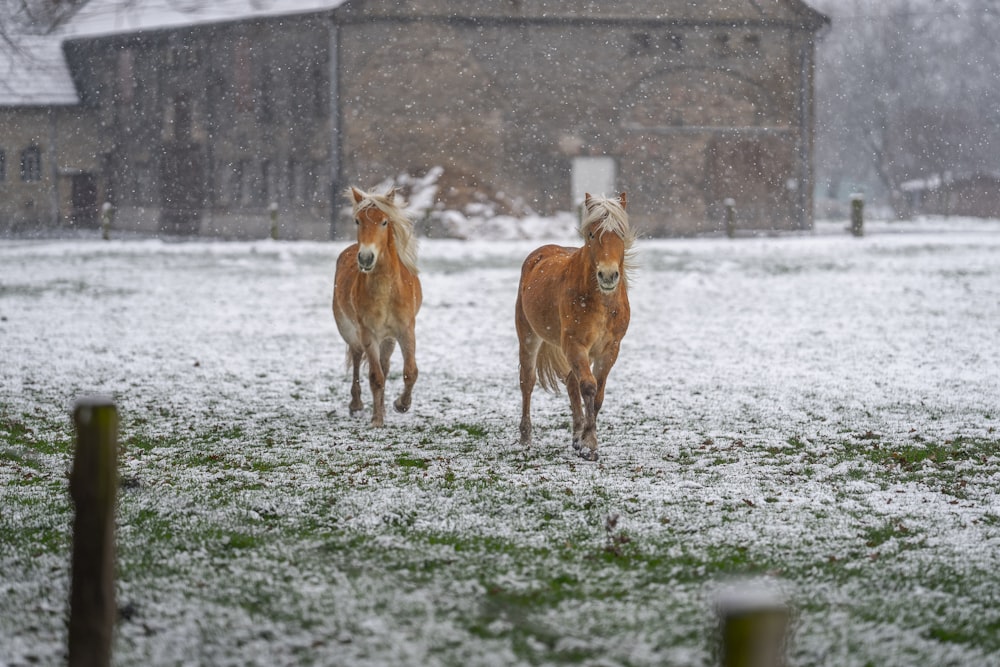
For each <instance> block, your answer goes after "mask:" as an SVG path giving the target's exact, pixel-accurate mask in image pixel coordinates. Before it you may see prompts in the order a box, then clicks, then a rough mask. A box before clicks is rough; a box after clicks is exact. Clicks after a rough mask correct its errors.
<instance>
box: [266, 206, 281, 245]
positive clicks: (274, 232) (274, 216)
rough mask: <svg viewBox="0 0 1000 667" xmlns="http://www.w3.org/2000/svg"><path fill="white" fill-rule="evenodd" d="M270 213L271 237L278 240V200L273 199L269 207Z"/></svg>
mask: <svg viewBox="0 0 1000 667" xmlns="http://www.w3.org/2000/svg"><path fill="white" fill-rule="evenodd" d="M267 211H268V213H270V214H271V238H272V239H274V240H275V241H277V240H278V202H276V201H273V202H271V204H270V205H269V206H268V207H267Z"/></svg>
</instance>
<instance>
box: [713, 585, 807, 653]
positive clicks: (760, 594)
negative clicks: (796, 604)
mask: <svg viewBox="0 0 1000 667" xmlns="http://www.w3.org/2000/svg"><path fill="white" fill-rule="evenodd" d="M718 614H719V627H720V632H721V637H720V643H721V655H720V658H721V660H720V664H721V666H722V667H785V665H786V664H787V663H786V648H787V643H788V628H789V624H790V618H791V613H790V611H789V608H788V605H787V604H786V603H785V602H784V600H782V599H781V598H780V596H778V594H777V593H775V592H774V591H771V590H768V589H764V588H761V587H758V586H751V585H747V586H743V587H738V588H733V589H732V590H730V591H727V592H726V593H724V594H723V595H721V596H720V597H719V600H718Z"/></svg>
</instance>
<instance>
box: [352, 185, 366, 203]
mask: <svg viewBox="0 0 1000 667" xmlns="http://www.w3.org/2000/svg"><path fill="white" fill-rule="evenodd" d="M351 196H352V197H354V203H355V204H360V203H361V200H362V199H364V198H365V196H364V195H363V194H362V193H361V190H358V189H357V188H356V187H354V186H353V185H352V186H351Z"/></svg>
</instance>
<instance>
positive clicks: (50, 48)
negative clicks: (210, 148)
mask: <svg viewBox="0 0 1000 667" xmlns="http://www.w3.org/2000/svg"><path fill="white" fill-rule="evenodd" d="M344 2H345V0H215V1H214V2H211V3H206V2H204V1H203V0H90V2H88V3H87V4H85V5H84V6H83V7H81V8H80V10H79V11H78V12H77V13H76V15H74V16H73V17H72V18H71V19H70V20H68V21H67V22H65V23H64V24H63V25H61V26H60V27H59V28H58V29H57V30H56V31H55V32H53V33H50V34H45V35H41V34H30V33H29V32H28V31H27V30H26V31H25V32H23V33H18V34H12V35H9V39H0V107H30V106H58V105H71V104H77V103H79V95H78V94H77V91H76V87H75V86H74V84H73V78H72V76H71V75H70V71H69V66H68V64H67V62H66V58H65V56H64V54H63V50H62V45H63V42H64V41H66V40H68V39H75V38H80V37H100V36H106V35H116V34H125V33H136V32H143V31H147V30H161V29H164V28H181V27H185V26H192V25H203V24H210V23H225V22H228V21H240V20H245V19H252V18H265V17H274V16H287V15H294V14H306V13H311V12H322V11H328V10H332V9H336V8H337V7H339V6H340V5H342V4H343V3H344Z"/></svg>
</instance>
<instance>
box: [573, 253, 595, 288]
mask: <svg viewBox="0 0 1000 667" xmlns="http://www.w3.org/2000/svg"><path fill="white" fill-rule="evenodd" d="M568 263H569V268H570V271H571V272H572V274H573V277H574V278H575V280H576V282H577V284H576V289H577V292H578V293H579V294H592V293H597V292H598V291H599V290H598V289H597V278H596V277H595V274H596V272H597V267H596V266H594V263H593V262H592V261H590V253H588V252H587V246H583V247H581V248H578V249H577V250H576V252H574V253H573V254H572V255H570V258H569V262H568Z"/></svg>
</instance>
